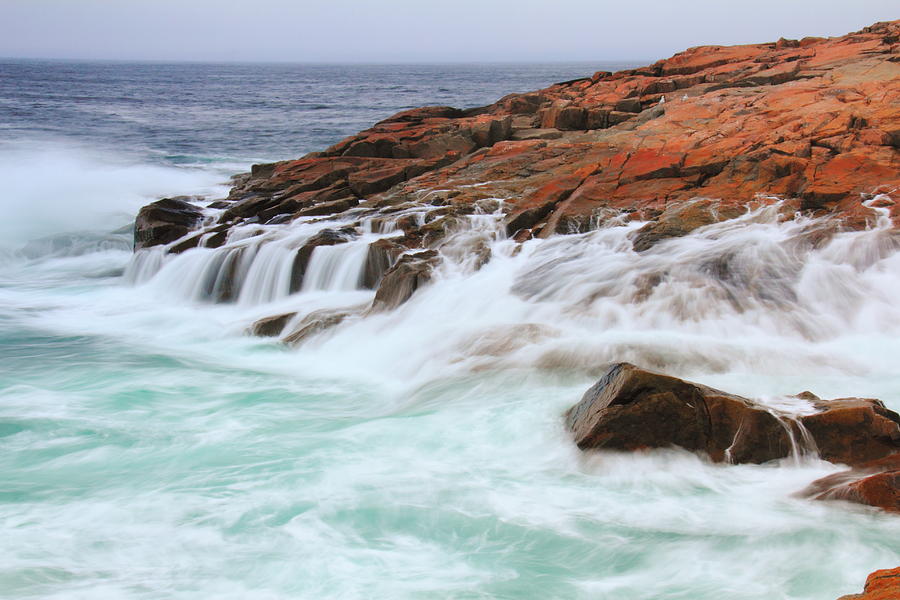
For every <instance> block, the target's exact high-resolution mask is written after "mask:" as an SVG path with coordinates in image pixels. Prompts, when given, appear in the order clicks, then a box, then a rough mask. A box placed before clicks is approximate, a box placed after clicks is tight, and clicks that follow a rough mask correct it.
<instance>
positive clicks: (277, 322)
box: [248, 312, 297, 337]
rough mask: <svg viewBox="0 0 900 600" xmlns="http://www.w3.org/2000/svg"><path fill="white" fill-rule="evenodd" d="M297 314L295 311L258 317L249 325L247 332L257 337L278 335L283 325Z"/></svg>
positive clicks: (282, 329)
mask: <svg viewBox="0 0 900 600" xmlns="http://www.w3.org/2000/svg"><path fill="white" fill-rule="evenodd" d="M296 316H297V313H294V312H291V313H285V314H283V315H275V316H272V317H265V318H263V319H259V320H258V321H256V322H255V323H253V325H251V326H250V329H249V330H248V333H249V334H250V335H256V336H259V337H278V336H280V335H281V332H282V331H284V327H285V326H286V325H287V324H288V321H290V320H291V319H293V318H294V317H296Z"/></svg>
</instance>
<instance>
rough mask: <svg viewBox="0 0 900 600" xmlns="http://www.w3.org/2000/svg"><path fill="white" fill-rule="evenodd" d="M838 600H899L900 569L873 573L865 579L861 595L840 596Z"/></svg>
mask: <svg viewBox="0 0 900 600" xmlns="http://www.w3.org/2000/svg"><path fill="white" fill-rule="evenodd" d="M838 600H900V567H897V568H896V569H882V570H881V571H875V572H874V573H872V574H871V575H869V577H868V578H867V579H866V587H865V590H864V591H863V593H862V594H850V595H849V596H841V597H840V598H838Z"/></svg>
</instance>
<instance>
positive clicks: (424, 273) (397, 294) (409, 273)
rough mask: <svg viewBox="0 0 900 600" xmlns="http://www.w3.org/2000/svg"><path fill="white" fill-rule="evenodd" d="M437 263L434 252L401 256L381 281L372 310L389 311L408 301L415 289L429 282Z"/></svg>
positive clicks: (426, 251) (436, 255)
mask: <svg viewBox="0 0 900 600" xmlns="http://www.w3.org/2000/svg"><path fill="white" fill-rule="evenodd" d="M438 261H439V258H438V253H437V252H436V251H434V250H425V251H422V252H416V253H414V254H405V255H403V256H401V257H400V260H398V261H397V264H395V265H394V266H393V267H391V269H390V270H389V271H388V272H387V273H385V275H384V278H383V279H382V280H381V285H379V286H378V290H377V291H376V292H375V300H374V301H373V302H372V309H373V310H390V309H393V308H397V307H398V306H400V305H401V304H403V303H404V302H406V301H407V300H409V299H410V298H411V297H412V295H413V294H414V293H415V292H416V290H417V289H419V288H421V287H422V286H424V285H425V284H427V283H428V282H429V281H431V274H432V271H433V270H434V267H435V266H436V265H437V264H438Z"/></svg>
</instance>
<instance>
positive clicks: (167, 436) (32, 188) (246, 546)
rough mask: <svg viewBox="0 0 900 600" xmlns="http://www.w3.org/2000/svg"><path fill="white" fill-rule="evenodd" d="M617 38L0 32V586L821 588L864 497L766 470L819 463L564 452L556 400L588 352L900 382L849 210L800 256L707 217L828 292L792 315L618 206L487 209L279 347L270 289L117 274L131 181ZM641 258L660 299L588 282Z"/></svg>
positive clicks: (391, 592)
mask: <svg viewBox="0 0 900 600" xmlns="http://www.w3.org/2000/svg"><path fill="white" fill-rule="evenodd" d="M627 66H634V65H628V64H617V63H604V62H597V63H591V64H585V63H581V64H541V65H528V64H502V65H501V64H497V65H491V64H485V65H302V64H295V65H291V64H187V63H185V64H156V63H125V62H73V61H44V60H0V211H2V215H3V218H2V219H0V598H4V599H7V598H8V599H23V598H34V599H38V598H40V599H60V600H62V599H66V600H68V599H73V598H86V599H119V598H135V599H137V598H140V599H173V598H185V599H188V598H190V599H196V598H215V599H217V600H220V599H229V598H231V599H241V600H244V599H266V600H268V599H297V598H303V599H307V598H308V599H317V600H318V599H326V598H340V599H369V598H385V599H407V598H409V599H425V598H428V599H431V598H459V599H487V598H503V599H520V598H534V599H540V600H544V599H549V598H560V599H572V598H598V599H599V598H616V599H617V600H661V599H667V600H713V599H715V600H721V599H723V598H727V599H729V600H759V599H762V598H765V599H767V600H770V599H792V600H793V599H796V600H800V599H802V600H822V599H825V600H830V599H833V598H836V597H837V596H839V595H841V594H845V593H850V592H852V591H854V590H859V589H860V588H861V585H862V583H863V581H864V579H865V576H866V574H868V573H869V572H871V571H872V570H874V569H876V568H884V567H893V566H896V565H897V564H898V562H900V523H898V522H897V520H896V518H890V517H886V516H885V515H882V514H878V513H874V512H870V511H868V510H865V509H862V508H859V507H855V508H853V507H847V506H841V505H834V504H827V503H813V502H810V501H807V500H803V499H799V498H797V497H795V496H794V495H793V494H794V493H795V492H796V491H797V490H799V489H802V488H803V487H804V486H805V485H806V484H807V483H809V482H810V481H812V480H813V479H815V478H817V477H820V476H822V475H825V474H828V473H833V472H835V471H836V470H838V467H836V466H834V465H830V464H828V463H823V462H821V461H818V460H812V459H799V458H798V459H797V460H794V461H786V462H785V463H784V464H780V465H762V466H759V465H741V466H722V465H711V464H709V463H707V462H705V461H704V460H702V459H701V458H699V457H696V456H694V455H691V454H688V453H685V452H678V451H674V450H673V451H661V452H656V453H648V454H641V453H638V454H634V455H608V456H605V457H602V458H601V457H595V456H584V455H582V453H581V452H579V451H578V450H577V449H576V448H575V447H574V445H573V444H572V443H571V440H570V438H569V436H568V435H567V433H566V432H565V431H564V430H563V427H562V419H561V415H562V414H563V412H564V411H565V409H566V408H567V407H569V406H571V405H572V404H574V403H575V402H577V401H578V399H579V398H580V397H581V394H582V393H583V392H584V390H586V389H587V388H588V387H589V386H590V385H591V384H592V383H593V381H594V378H595V377H596V373H597V370H596V368H595V367H596V364H597V363H598V362H602V360H605V358H617V359H634V360H638V359H639V358H643V359H648V360H650V359H652V360H653V361H656V362H655V363H654V364H660V365H665V366H668V367H670V368H671V372H673V373H674V374H677V375H680V376H685V377H687V376H690V377H691V378H693V379H696V380H699V381H702V382H703V383H706V384H709V385H715V386H716V387H720V388H722V389H726V390H729V391H733V392H735V393H741V394H747V395H753V396H757V397H769V398H772V397H776V396H778V394H784V393H790V392H799V391H801V390H804V389H809V390H812V391H813V392H815V393H817V394H819V395H820V396H823V397H837V396H868V397H879V398H882V399H883V400H885V402H886V403H887V404H888V405H889V406H891V407H892V408H894V409H897V408H900V376H898V375H897V369H896V357H897V356H898V355H900V341H898V340H900V331H898V330H900V314H898V311H900V309H898V308H897V307H896V306H895V305H896V302H895V299H896V297H897V291H898V289H900V275H898V274H900V260H898V257H897V255H896V253H895V252H894V251H893V250H892V249H886V248H887V246H885V245H884V244H882V243H881V241H879V240H880V239H881V238H879V237H878V233H877V232H858V233H848V234H845V235H844V237H841V238H839V240H838V241H839V244H835V245H834V246H830V247H829V248H827V249H825V250H824V251H822V252H820V253H815V252H810V253H808V254H803V255H799V254H796V253H795V254H791V251H792V250H791V249H792V248H793V247H792V246H790V235H791V230H790V229H789V227H790V226H789V225H784V224H778V223H775V222H766V223H763V222H762V221H761V222H760V223H759V224H757V225H756V226H754V227H749V228H748V229H746V231H748V232H750V233H748V234H747V237H746V238H741V239H738V237H737V235H738V234H735V236H734V237H729V235H731V234H728V233H727V232H726V233H723V234H722V236H721V237H719V238H715V240H713V241H714V242H715V244H719V246H718V247H720V248H725V247H726V246H727V249H728V250H729V251H731V250H732V249H733V250H734V252H738V253H739V252H742V251H743V250H745V249H748V248H749V249H750V250H748V251H747V253H746V259H747V261H748V262H747V263H746V264H748V265H750V266H751V267H752V268H753V269H755V271H753V272H755V273H763V274H765V275H766V276H767V277H771V278H772V279H773V281H777V282H779V285H780V284H781V282H785V281H786V282H787V283H784V285H785V286H787V287H790V290H789V292H790V293H791V294H794V292H796V294H795V295H796V296H797V297H799V298H801V299H802V298H808V297H811V295H810V294H809V293H806V292H809V290H814V291H816V292H817V293H818V292H820V291H821V290H823V289H826V290H834V293H829V294H824V295H823V297H824V298H825V300H823V301H822V302H821V303H820V304H818V305H816V306H815V307H814V309H810V308H809V306H808V305H806V304H803V305H802V306H801V305H799V304H798V306H796V307H793V308H791V310H792V311H794V312H790V311H788V312H780V311H778V310H775V309H772V311H771V312H768V308H767V307H766V305H765V303H762V304H760V306H761V308H760V309H759V310H752V311H743V312H742V311H736V310H734V308H733V306H732V305H731V304H728V303H727V302H726V301H725V300H722V297H721V296H719V297H715V296H709V297H707V296H704V295H703V294H704V293H705V292H704V291H703V290H702V289H700V288H698V287H697V286H696V285H695V283H696V280H695V279H691V278H692V277H694V275H695V273H694V272H691V273H689V274H688V275H684V272H683V271H679V264H678V260H677V257H678V256H684V257H694V258H696V257H697V256H702V255H703V252H706V251H707V248H708V247H710V245H712V244H713V241H710V240H712V238H709V239H705V238H704V239H701V238H699V237H697V238H695V237H690V236H689V237H687V238H685V239H684V240H681V241H676V242H673V245H672V246H669V247H668V248H670V249H671V252H668V254H665V255H662V254H661V255H660V256H659V257H658V260H659V261H661V262H660V263H659V264H657V263H652V262H651V261H653V260H654V259H653V257H652V256H651V257H650V258H646V257H644V258H641V257H638V256H637V255H635V254H634V253H633V252H631V251H630V245H629V244H628V242H627V238H626V237H625V235H626V233H627V231H625V228H611V229H608V230H605V231H600V232H592V233H588V234H584V235H582V236H567V238H565V239H556V240H534V241H533V242H529V243H528V244H526V245H525V246H523V248H524V249H523V250H522V251H521V252H520V253H516V252H513V251H512V249H511V244H512V242H509V241H508V240H503V239H497V240H495V259H492V261H491V262H490V263H488V265H486V266H485V267H484V268H483V269H482V270H481V271H479V272H478V273H477V274H475V273H468V272H466V273H463V272H460V273H452V272H448V273H447V274H445V275H443V276H442V277H443V278H441V277H438V278H437V280H436V282H435V283H434V284H433V285H432V286H429V287H428V288H427V289H424V290H422V291H421V292H419V293H417V295H416V296H415V297H414V300H413V301H410V302H409V303H408V304H407V305H404V306H403V307H401V308H400V309H398V310H397V311H395V312H393V313H390V314H385V315H381V316H376V317H372V318H367V319H361V320H360V321H359V322H356V323H349V324H348V325H347V326H345V327H342V328H340V329H339V330H338V331H337V333H335V334H334V336H333V337H330V338H324V339H323V340H321V341H319V342H316V343H311V344H309V345H306V346H303V347H301V348H297V349H289V348H286V347H283V346H281V345H280V344H278V343H276V342H273V341H271V340H267V339H258V338H253V337H250V336H247V335H245V333H244V332H245V329H246V327H247V326H248V325H249V324H250V323H252V322H253V320H254V319H256V318H258V317H260V316H263V315H266V314H273V310H275V309H276V308H278V307H280V306H281V304H279V305H278V306H277V307H273V306H272V305H258V304H252V303H249V304H240V303H238V304H228V305H213V304H208V303H203V302H200V301H197V300H196V299H194V298H192V297H189V296H186V295H184V294H182V293H181V292H180V291H179V290H182V289H187V288H189V287H190V285H191V284H192V283H193V282H191V281H183V280H185V279H189V278H190V273H191V271H190V270H184V271H179V270H178V269H177V268H175V267H177V265H175V264H174V263H173V264H172V265H170V267H171V268H168V267H167V268H168V271H165V272H164V273H161V277H157V278H155V279H153V280H150V281H149V282H145V283H144V284H141V285H132V284H130V283H128V281H127V280H126V278H125V276H124V273H125V271H126V268H127V267H128V265H129V263H130V261H131V260H132V240H131V235H132V234H131V230H130V225H131V224H132V222H133V219H134V216H135V214H136V213H137V210H138V209H139V208H140V207H141V206H142V205H144V204H146V203H148V202H151V201H153V200H155V199H158V198H160V197H163V196H168V195H180V194H198V195H204V196H207V197H216V196H223V195H225V194H226V193H227V189H228V181H229V177H230V176H231V175H233V174H235V173H238V172H241V171H245V170H247V169H248V168H249V166H250V165H251V164H253V163H258V162H268V161H275V160H281V159H288V158H295V157H299V156H301V155H303V154H305V153H307V152H310V151H315V150H321V149H324V148H325V147H327V146H329V145H331V144H333V143H335V142H337V141H338V140H340V139H342V138H343V137H345V136H347V135H350V134H353V133H355V132H357V131H359V130H362V129H365V128H367V127H369V126H371V125H372V124H373V123H375V122H376V121H378V120H381V119H383V118H386V117H388V116H390V115H391V114H393V113H396V112H398V111H400V110H404V109H408V108H413V107H417V106H422V105H451V106H456V107H461V108H465V107H473V106H480V105H485V104H489V103H492V102H494V101H495V100H497V99H499V98H500V97H502V96H504V95H506V94H509V93H513V92H525V91H530V90H534V89H538V88H542V87H546V86H548V85H550V84H552V83H554V82H558V81H565V80H569V79H573V78H577V77H584V76H590V75H591V74H592V73H593V72H594V71H597V70H617V69H620V68H625V67H627ZM742 231H743V230H742ZM740 235H743V234H740ZM501 237H502V236H501ZM703 244H707V245H705V246H704V245H703ZM729 244H731V245H730V246H729ZM879 244H881V245H879ZM785 248H787V250H784V249H785ZM891 248H892V247H891ZM679 253H680V254H679ZM779 253H780V254H779ZM776 255H777V256H787V257H788V258H789V259H790V260H792V261H793V262H791V263H790V265H791V269H793V270H790V272H787V270H786V271H785V272H781V271H778V272H775V271H777V269H768V270H767V267H768V266H770V265H769V263H768V262H766V261H767V260H768V259H767V258H766V257H769V256H776ZM193 256H197V255H196V254H195V255H193ZM742 256H743V255H742ZM673 257H674V258H673ZM760 257H763V258H762V259H760ZM181 259H183V264H187V263H188V262H189V261H190V260H191V255H189V254H186V255H185V256H184V257H180V258H179V260H181ZM666 260H668V261H669V262H668V263H665V262H664V261H666ZM688 260H694V259H689V258H685V261H688ZM786 260H787V259H786ZM754 261H757V262H754ZM661 264H665V265H666V269H668V271H667V273H670V274H671V275H670V276H671V281H672V285H671V287H670V288H667V289H671V290H672V293H671V295H670V296H669V297H667V298H660V299H658V300H657V301H656V302H655V303H653V302H648V303H645V304H644V305H641V306H640V307H635V306H634V305H632V304H630V303H624V302H620V301H618V300H617V299H616V298H613V297H608V298H607V297H604V296H603V295H602V293H601V292H599V291H597V290H600V289H612V288H613V287H615V286H616V285H618V284H620V283H621V282H622V281H623V280H624V279H625V278H627V276H628V273H630V272H632V271H629V269H643V270H644V271H646V272H647V273H651V272H654V271H653V269H657V268H660V269H661V268H662V267H659V265H661ZM535 265H538V266H539V267H540V269H539V270H538V271H536V272H538V273H544V274H547V273H549V274H550V276H549V279H548V280H547V281H545V280H542V279H539V278H536V277H533V276H531V275H530V274H531V273H532V271H531V269H533V268H534V266H535ZM860 265H863V266H860ZM757 267H758V268H757ZM634 272H636V271H634ZM773 272H774V274H773ZM162 275H164V277H163V276H162ZM682 275H684V277H685V279H684V280H683V281H682V280H680V279H679V277H681V276H682ZM529 277H530V279H529ZM779 278H781V279H779ZM523 281H524V282H525V283H526V284H529V285H532V286H535V285H536V286H537V287H538V289H532V290H531V291H530V292H529V293H530V294H531V295H530V296H528V295H527V294H523V293H522V292H521V288H522V284H521V282H523ZM536 281H537V283H535V282H536ZM516 282H519V285H518V289H519V291H518V292H517V291H516V289H517V288H516V285H515V284H516ZM529 282H530V283H529ZM848 282H849V283H848ZM545 283H546V284H547V289H543V287H541V286H543V285H544V284H545ZM550 284H552V285H550ZM682 284H683V285H682ZM591 286H594V287H591ZM679 286H681V287H679ZM692 286H693V287H692ZM791 286H794V287H791ZM829 286H830V287H829ZM787 287H786V288H785V289H787ZM782 291H783V290H782ZM595 292H596V293H595ZM367 294H369V295H368V296H367ZM679 294H684V295H683V296H682V295H679ZM804 294H806V295H804ZM785 295H790V294H788V293H787V292H785ZM817 297H818V296H817ZM584 298H593V299H595V300H591V301H590V302H589V301H587V300H584V301H582V300H583V299H584ZM597 298H599V300H596V299H597ZM683 298H689V299H691V300H690V301H689V302H687V303H685V304H682V305H680V307H675V306H674V305H673V303H674V302H676V301H680V299H683ZM370 299H371V293H370V292H368V291H360V290H349V291H346V290H344V291H335V292H330V291H314V292H301V293H300V294H297V295H296V297H292V298H288V299H286V300H285V299H282V300H281V302H282V303H283V304H284V306H285V307H288V308H290V306H291V303H295V302H296V303H298V305H299V304H302V303H313V304H314V303H316V302H320V303H322V304H323V305H326V304H328V303H331V302H337V303H339V302H346V303H356V302H366V301H368V300H370ZM591 302H594V303H593V304H591ZM685 307H687V308H685ZM688 309H690V310H688ZM679 311H680V312H679ZM691 311H693V312H691ZM686 313H690V316H689V317H684V316H683V315H684V314H686ZM679 315H682V316H679ZM797 323H801V324H802V325H803V327H806V329H804V328H803V327H800V326H799V325H797ZM522 325H525V326H526V328H525V329H517V327H520V326H522ZM795 325H796V326H795ZM518 331H541V332H550V333H549V334H547V335H545V336H544V337H540V338H539V339H535V340H531V341H529V340H527V339H523V338H522V337H521V336H519V335H518V334H517V333H516V332H518ZM803 331H813V332H815V335H811V334H810V335H806V334H804V333H803ZM542 335H543V334H542ZM498 340H500V341H502V342H503V343H502V344H500V343H499V342H498ZM497 347H501V348H503V350H502V351H497V350H494V349H495V348H497ZM636 357H637V358H636ZM648 357H649V358H648Z"/></svg>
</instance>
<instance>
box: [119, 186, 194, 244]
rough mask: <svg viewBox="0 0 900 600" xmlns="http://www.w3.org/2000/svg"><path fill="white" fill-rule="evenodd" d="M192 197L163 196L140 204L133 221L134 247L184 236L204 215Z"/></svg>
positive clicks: (167, 241)
mask: <svg viewBox="0 0 900 600" xmlns="http://www.w3.org/2000/svg"><path fill="white" fill-rule="evenodd" d="M190 199H191V198H189V197H187V196H178V197H175V198H163V199H162V200H157V201H156V202H153V203H151V204H148V205H147V206H145V207H143V208H142V209H141V210H140V212H138V215H137V218H136V219H135V222H134V249H135V250H140V249H141V248H149V247H151V246H158V245H161V244H168V243H170V242H174V241H175V240H177V239H179V238H181V237H183V236H184V235H185V234H187V233H188V232H189V231H190V230H192V229H193V228H194V227H196V226H197V225H198V224H199V223H200V221H201V220H202V219H203V211H202V210H201V209H200V208H199V207H197V206H195V205H194V204H191V203H190V202H188V200H190Z"/></svg>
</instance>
